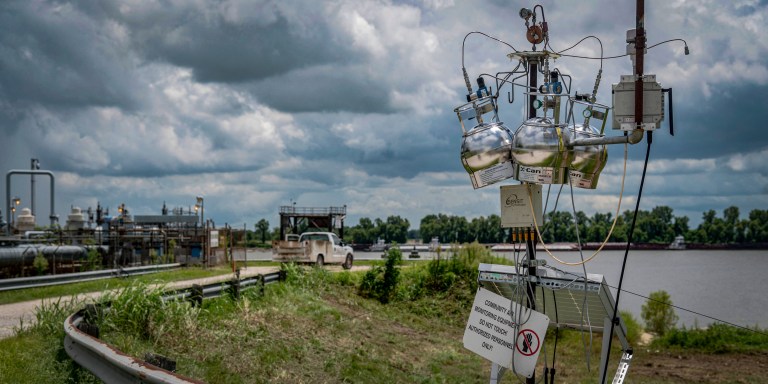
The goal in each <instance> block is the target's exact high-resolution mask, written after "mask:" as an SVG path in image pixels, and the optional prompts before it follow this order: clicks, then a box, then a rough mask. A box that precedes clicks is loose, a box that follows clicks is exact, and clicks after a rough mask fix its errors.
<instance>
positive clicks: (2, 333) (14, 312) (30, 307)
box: [0, 267, 279, 339]
mask: <svg viewBox="0 0 768 384" xmlns="http://www.w3.org/2000/svg"><path fill="white" fill-rule="evenodd" d="M277 270H279V268H278V267H250V268H247V269H246V268H242V269H240V277H249V276H255V275H259V274H264V273H271V272H275V271H277ZM231 278H232V275H231V274H226V275H219V276H213V277H206V278H201V279H193V280H183V281H174V282H170V283H166V284H164V285H165V286H166V287H167V288H171V289H173V288H186V287H191V286H192V285H193V284H201V285H206V284H212V283H217V282H220V281H226V280H229V279H231ZM103 293H104V292H91V293H83V294H80V295H77V297H78V298H80V299H86V300H95V299H97V298H98V297H100V296H101V295H102V294H103ZM73 298H74V296H62V297H53V298H47V299H42V300H30V301H24V302H20V303H13V304H6V305H0V339H5V338H7V337H11V336H13V334H14V328H18V327H19V326H20V325H21V324H22V321H23V324H24V326H25V327H27V326H29V325H30V324H32V322H33V321H34V320H35V309H36V308H37V307H39V306H41V305H42V304H43V302H47V303H50V302H56V301H57V300H61V302H62V303H66V302H69V301H71V300H72V299H73ZM62 326H63V324H62Z"/></svg>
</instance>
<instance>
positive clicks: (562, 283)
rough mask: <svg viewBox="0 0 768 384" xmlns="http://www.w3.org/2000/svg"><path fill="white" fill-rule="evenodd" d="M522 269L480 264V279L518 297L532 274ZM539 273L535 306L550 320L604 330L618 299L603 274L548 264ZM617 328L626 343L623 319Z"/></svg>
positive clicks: (489, 286) (503, 293) (484, 284)
mask: <svg viewBox="0 0 768 384" xmlns="http://www.w3.org/2000/svg"><path fill="white" fill-rule="evenodd" d="M522 269H523V268H518V267H515V266H510V265H499V264H480V266H479V268H478V272H479V274H478V280H479V283H480V285H481V286H482V287H484V288H485V289H488V290H490V291H492V292H495V293H497V294H499V295H501V296H504V297H506V298H508V299H510V300H513V301H515V300H517V299H519V298H520V297H521V295H520V292H521V291H520V290H521V289H522V292H525V285H524V283H525V282H526V281H527V280H528V279H530V278H531V277H530V276H528V275H527V274H524V273H519V272H521V271H522ZM537 275H538V276H536V278H535V279H536V283H537V285H536V302H535V303H536V310H537V311H539V312H542V313H544V314H545V315H547V316H548V317H549V319H550V324H552V325H557V326H560V327H565V328H571V329H576V330H585V331H590V330H591V331H592V332H603V331H604V330H605V327H606V325H605V324H606V321H605V320H606V319H611V318H612V317H613V307H614V305H615V301H614V299H613V296H612V295H611V292H610V291H609V290H608V285H607V283H606V281H605V278H603V275H600V274H594V273H589V274H587V276H586V279H585V278H584V275H583V274H575V273H567V274H566V273H562V272H559V271H556V270H553V269H549V268H538V269H537ZM585 285H586V289H585ZM608 324H609V325H610V323H608ZM616 332H617V333H618V334H619V339H621V341H622V344H623V345H625V346H626V336H625V335H626V327H625V326H624V322H623V321H621V322H620V326H619V327H616Z"/></svg>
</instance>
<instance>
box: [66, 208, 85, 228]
mask: <svg viewBox="0 0 768 384" xmlns="http://www.w3.org/2000/svg"><path fill="white" fill-rule="evenodd" d="M84 227H85V216H84V215H83V212H82V211H81V210H80V207H72V212H70V213H69V215H68V216H67V225H66V230H67V231H74V230H78V229H83V228H84Z"/></svg>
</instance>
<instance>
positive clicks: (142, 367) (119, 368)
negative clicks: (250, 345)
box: [64, 272, 285, 383]
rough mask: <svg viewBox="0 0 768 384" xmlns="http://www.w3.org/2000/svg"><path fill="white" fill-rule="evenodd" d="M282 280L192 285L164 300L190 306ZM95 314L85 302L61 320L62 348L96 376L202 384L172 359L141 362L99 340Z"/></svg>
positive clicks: (108, 379) (273, 275)
mask: <svg viewBox="0 0 768 384" xmlns="http://www.w3.org/2000/svg"><path fill="white" fill-rule="evenodd" d="M283 279H285V274H284V273H283V272H274V273H269V274H265V275H258V276H253V277H249V278H245V279H242V280H239V279H232V280H231V281H229V282H226V283H223V284H222V283H214V284H209V285H205V286H203V285H194V286H192V288H186V289H181V290H173V291H168V292H166V294H164V295H163V300H164V301H169V300H190V301H192V303H193V305H200V304H202V300H203V298H211V297H217V296H221V295H222V294H230V295H233V296H234V297H239V295H240V290H241V289H243V288H247V287H254V286H255V287H256V288H258V289H262V290H263V289H264V286H265V285H266V284H271V283H274V282H277V281H281V280H283ZM97 313H98V311H97V307H96V306H95V305H88V306H86V307H85V308H83V309H81V310H79V311H77V312H76V313H74V314H72V315H71V316H69V317H68V318H67V319H66V320H65V321H64V333H65V336H64V349H65V350H66V352H67V354H68V355H69V357H71V358H72V360H74V361H75V362H77V363H78V364H80V365H81V366H82V367H84V368H86V369H88V370H89V371H91V372H92V373H93V374H94V375H96V377H98V378H99V379H101V380H102V381H104V382H106V383H201V381H198V380H195V379H191V378H188V377H185V376H182V375H179V374H176V373H174V371H175V370H176V362H175V361H172V360H169V359H166V358H164V357H162V356H154V355H152V356H149V358H147V360H150V359H151V360H152V362H148V361H144V360H141V359H139V358H136V357H131V356H128V355H126V354H124V353H123V352H121V351H119V350H118V349H116V348H115V347H113V346H111V345H109V344H107V343H105V342H103V341H101V340H99V328H98V326H96V325H95V324H93V323H92V321H93V318H94V317H95V316H96V314H97Z"/></svg>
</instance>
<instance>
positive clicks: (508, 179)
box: [454, 0, 688, 383]
mask: <svg viewBox="0 0 768 384" xmlns="http://www.w3.org/2000/svg"><path fill="white" fill-rule="evenodd" d="M644 8H645V4H644V1H642V0H637V3H636V25H635V27H634V28H632V29H630V30H628V31H627V35H626V51H625V54H622V55H619V56H611V57H606V56H605V55H604V54H603V47H602V41H601V40H600V39H599V37H596V36H587V37H584V38H583V39H581V40H578V41H576V42H573V43H574V44H573V45H572V46H571V47H570V48H567V49H564V50H560V51H556V50H554V49H553V48H552V47H551V46H550V39H554V38H555V37H556V36H555V33H551V32H553V31H562V33H563V34H564V35H565V34H566V33H565V30H566V26H567V23H566V22H565V21H562V22H561V23H559V24H558V23H557V22H553V23H552V24H549V23H548V21H547V19H546V17H545V12H544V8H543V7H542V6H541V5H536V6H534V7H533V8H531V9H529V8H523V9H521V10H520V12H519V15H520V19H519V20H520V32H521V35H524V36H521V40H522V43H517V44H516V45H517V46H519V47H521V46H522V45H523V44H524V45H526V47H530V49H528V50H518V49H516V48H515V47H514V46H513V45H512V44H510V43H507V42H504V41H501V40H499V39H497V38H495V37H492V36H491V35H489V34H486V33H484V32H479V31H476V32H470V33H468V34H467V35H466V37H465V38H464V42H463V43H462V57H461V60H462V71H463V77H464V81H465V83H466V87H467V95H466V102H465V103H464V104H462V105H460V106H459V107H457V108H456V109H455V110H454V112H455V113H456V114H457V116H458V119H459V123H460V127H461V132H462V143H461V163H462V165H463V166H464V169H465V170H466V171H467V173H468V174H469V179H470V182H471V183H472V186H473V187H474V188H475V189H478V188H484V187H487V186H489V185H492V184H499V183H502V182H505V184H507V185H501V187H500V188H499V197H500V198H499V202H500V209H501V222H502V227H504V228H509V229H510V234H511V235H510V240H511V241H512V242H513V243H514V244H515V245H516V246H519V247H516V252H515V255H516V256H515V260H514V262H515V263H514V265H513V266H510V265H495V264H481V265H480V266H479V271H478V272H479V273H478V280H479V281H478V283H479V284H478V286H479V288H478V291H477V294H476V297H475V300H474V304H473V306H472V310H471V312H470V316H469V319H468V321H467V325H466V327H465V333H464V346H465V347H466V348H467V349H469V350H471V351H473V352H475V353H477V354H478V355H480V356H482V357H483V358H485V359H488V360H489V361H490V362H491V363H492V366H491V372H490V382H491V383H497V382H498V381H499V380H501V378H502V376H503V375H504V374H506V373H509V374H514V375H517V376H518V377H519V378H520V379H521V380H523V379H524V380H525V381H526V382H527V383H537V382H540V381H541V380H536V376H537V374H538V375H541V376H539V378H540V379H541V378H543V380H544V383H554V381H555V378H556V370H555V364H554V361H555V359H556V355H557V336H556V333H555V336H554V338H555V340H554V342H551V344H553V345H551V346H549V350H547V347H548V346H547V343H548V342H547V341H546V340H545V338H546V333H547V329H549V328H552V327H554V328H569V329H575V330H579V331H581V332H584V333H585V335H587V336H586V337H588V338H589V339H590V340H591V335H592V334H593V333H602V334H603V338H602V340H603V342H602V347H601V361H600V366H599V369H598V372H597V373H596V376H598V375H599V381H598V382H599V383H605V382H606V380H607V379H608V378H609V375H610V374H611V373H612V372H613V369H611V372H609V360H610V351H611V343H612V339H613V336H614V335H616V336H617V338H618V341H619V343H620V345H621V355H620V356H615V359H614V361H615V362H616V361H617V362H618V364H617V365H618V367H617V368H616V370H615V374H613V381H612V382H613V383H623V382H624V380H625V378H626V377H627V374H628V372H629V366H630V363H631V360H632V348H631V346H630V345H629V343H628V342H627V339H626V327H625V325H624V322H623V320H622V319H621V317H620V315H619V312H618V303H619V299H620V295H621V286H622V280H623V277H624V273H625V267H626V259H627V255H628V253H629V243H630V242H631V239H632V231H633V230H634V224H635V220H634V219H633V221H632V226H631V227H630V228H631V229H630V231H629V241H628V242H627V248H626V252H625V256H624V263H623V264H622V268H621V277H620V281H619V282H617V283H618V286H617V287H618V289H616V290H615V291H614V292H615V296H614V294H613V293H612V291H611V290H609V286H608V283H607V282H606V281H605V279H604V278H603V276H602V275H600V274H593V273H587V267H586V265H587V264H588V262H589V261H591V260H593V259H594V258H595V257H596V256H598V254H599V253H600V251H601V250H602V248H603V247H602V246H601V247H600V248H598V249H597V251H596V252H594V254H592V255H587V256H586V257H585V255H584V254H583V253H582V252H581V245H579V254H580V260H577V261H567V260H561V259H560V258H558V257H557V256H555V255H553V254H552V253H551V252H549V249H547V246H546V244H544V242H543V239H542V236H541V233H542V231H544V230H546V224H547V223H546V222H545V217H546V215H545V213H546V210H547V205H548V204H547V203H548V202H549V200H550V197H549V196H550V193H549V191H550V189H552V187H553V186H558V185H559V187H558V188H560V189H561V190H562V188H563V187H564V186H567V187H568V188H569V189H570V191H571V192H570V193H571V195H570V197H571V200H572V199H573V188H581V189H585V190H593V189H596V188H597V187H598V181H599V178H600V173H601V171H602V170H603V168H604V167H605V165H606V163H607V162H608V152H607V148H606V147H607V146H608V145H623V146H624V174H623V175H622V178H621V194H620V196H619V203H618V206H617V208H616V215H615V218H614V222H613V226H611V230H610V231H609V232H608V235H607V236H606V238H605V241H604V242H603V245H605V243H606V242H607V241H608V238H610V236H611V232H612V231H613V228H614V226H615V225H616V219H618V217H619V209H620V207H621V198H622V197H623V193H624V180H625V178H626V163H627V152H628V147H629V146H630V145H634V144H638V143H640V142H642V141H643V139H645V142H646V143H647V152H646V157H645V165H646V166H647V163H648V154H649V152H650V147H651V143H652V141H653V132H654V131H655V130H657V129H659V128H661V125H662V122H663V121H665V120H668V123H669V124H668V125H669V129H670V133H672V134H674V131H673V125H672V89H671V88H663V87H662V86H661V84H660V83H658V82H657V77H656V75H653V74H645V73H644V65H643V59H644V56H645V55H646V53H647V51H648V49H650V48H653V47H655V46H656V45H660V44H664V43H672V42H682V44H683V45H684V52H685V54H686V55H687V54H688V46H687V43H686V42H685V41H684V40H682V39H671V40H667V41H663V42H661V43H659V44H656V45H652V46H650V47H648V46H647V45H646V30H645V28H644V24H645V21H644V20H645V9H644ZM512 25H514V24H512ZM473 35H480V36H483V37H485V38H489V39H492V40H495V41H496V42H498V43H499V44H500V45H499V47H500V48H502V49H505V50H506V51H507V52H508V53H507V57H508V58H509V59H510V62H511V67H512V69H511V70H510V71H506V72H499V73H496V74H486V73H481V74H476V75H477V77H476V87H473V86H472V83H471V81H470V75H469V73H470V72H469V71H468V70H467V68H466V67H465V62H464V61H465V55H464V49H465V45H466V44H467V38H468V37H470V36H473ZM591 40H594V42H595V43H599V46H600V56H598V57H585V56H578V55H573V54H570V53H569V51H570V50H571V49H573V48H574V47H576V46H578V45H579V44H582V43H585V42H587V41H589V42H590V43H591V42H592V41H591ZM510 49H511V52H509V50H510ZM472 58H473V59H477V58H476V57H472ZM619 58H624V60H627V61H629V62H630V63H631V65H632V71H631V74H627V75H624V76H621V77H620V78H619V79H615V80H616V82H615V83H613V84H612V100H610V101H609V102H599V101H598V100H597V94H598V89H599V87H600V83H601V77H602V71H603V61H604V60H608V59H619ZM482 59H483V58H482V57H481V58H480V60H482ZM558 60H563V61H566V60H569V62H568V65H570V66H571V68H572V65H585V66H593V67H595V70H596V76H595V82H594V88H593V89H592V90H591V92H586V93H579V92H576V91H575V90H574V89H573V88H572V80H573V79H572V76H571V75H570V74H569V73H567V72H566V71H565V70H563V71H561V69H560V67H558V66H557V65H556V64H557V61H558ZM563 68H565V67H563ZM470 69H471V68H470ZM627 72H629V69H628V70H627ZM540 79H541V80H542V81H541V82H539V80H540ZM516 93H519V94H522V95H523V100H522V102H523V103H524V105H525V110H526V111H527V118H525V119H524V121H523V122H522V123H520V124H519V126H518V127H517V129H516V130H514V131H513V130H511V129H510V128H509V127H508V126H507V125H506V124H505V123H504V122H502V121H501V120H500V118H499V109H500V108H501V106H502V105H503V104H514V102H515V101H516V100H515V94H516ZM500 95H503V97H500ZM665 104H667V105H668V108H667V110H668V113H669V116H668V119H667V118H666V117H667V116H665ZM606 128H609V130H610V131H611V134H608V133H607V132H606ZM645 173H646V167H644V168H643V173H642V175H641V176H640V187H639V191H638V193H637V206H636V208H635V217H636V215H637V211H638V208H639V202H640V197H641V196H642V188H643V187H642V186H643V181H644V179H645ZM515 182H516V183H515ZM545 188H546V192H545ZM543 195H546V196H547V197H546V198H544V197H543ZM553 195H554V193H553ZM560 195H561V194H560V193H559V192H558V193H557V198H559V197H560ZM554 205H555V206H556V202H555V204H554ZM574 210H575V208H574ZM576 230H577V236H578V228H577V229H576ZM537 245H539V246H540V248H542V249H543V250H545V251H546V253H547V254H548V255H549V257H550V258H551V260H553V262H552V263H551V264H553V265H555V264H557V263H562V264H565V265H570V266H579V267H581V268H582V270H583V273H580V274H577V273H571V272H565V271H562V270H560V269H558V268H556V267H553V266H552V265H550V263H548V262H547V261H548V259H546V258H537V257H536V249H537ZM542 354H545V356H544V358H543V359H542V358H541V356H542ZM548 356H551V359H550V358H549V357H548ZM542 360H543V361H542ZM585 360H586V364H587V365H588V366H589V364H590V363H589V358H588V357H587V356H585ZM613 366H614V367H615V365H613ZM590 370H592V369H590Z"/></svg>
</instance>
